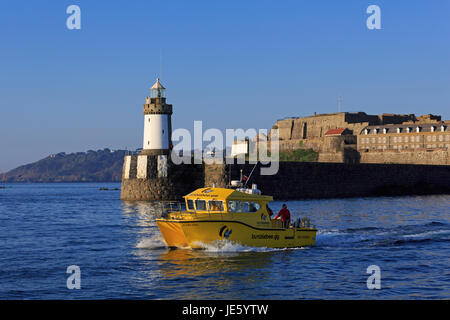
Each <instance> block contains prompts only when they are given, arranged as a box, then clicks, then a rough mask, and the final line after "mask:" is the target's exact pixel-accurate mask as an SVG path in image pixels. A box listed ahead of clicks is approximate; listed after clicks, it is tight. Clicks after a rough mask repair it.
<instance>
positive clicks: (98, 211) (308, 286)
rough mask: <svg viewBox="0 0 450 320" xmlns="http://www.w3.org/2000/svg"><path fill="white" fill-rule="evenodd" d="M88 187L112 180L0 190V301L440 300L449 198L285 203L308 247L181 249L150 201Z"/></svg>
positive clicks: (444, 295) (448, 278)
mask: <svg viewBox="0 0 450 320" xmlns="http://www.w3.org/2000/svg"><path fill="white" fill-rule="evenodd" d="M100 187H106V188H109V189H114V188H119V187H120V184H113V183H95V184H92V183H67V184H62V183H61V184H9V185H7V188H6V189H0V299H449V298H450V195H439V196H410V197H380V198H351V199H331V200H330V199H328V200H304V201H286V202H285V203H286V204H287V206H288V208H289V210H290V211H291V214H292V216H293V218H297V217H305V216H307V217H309V218H310V219H311V222H312V223H313V224H314V225H315V226H316V227H317V228H318V230H319V231H318V234H317V243H316V246H314V247H309V248H296V249H269V248H252V247H246V246H242V245H239V244H234V243H231V242H220V243H217V244H214V245H207V244H205V245H204V249H203V250H194V251H193V250H190V249H177V250H169V249H168V248H166V246H165V244H164V241H163V239H162V237H161V235H160V233H159V231H158V229H157V227H156V224H155V217H156V215H157V206H155V204H153V203H148V202H124V201H121V200H120V199H119V197H120V191H117V190H103V191H101V190H99V188H100ZM282 203H283V202H279V201H276V202H273V203H272V205H271V207H272V209H273V210H274V212H277V211H278V210H279V209H280V208H281V205H282ZM371 265H376V266H378V267H379V269H380V287H381V288H380V289H369V288H368V285H367V282H368V281H367V280H368V278H369V277H370V276H371V274H370V273H367V268H368V267H369V266H371ZM69 266H78V267H79V270H80V289H69V288H68V286H67V279H68V278H69V277H70V276H71V274H70V273H67V268H68V267H69Z"/></svg>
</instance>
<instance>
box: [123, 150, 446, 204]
mask: <svg viewBox="0 0 450 320" xmlns="http://www.w3.org/2000/svg"><path fill="white" fill-rule="evenodd" d="M253 166H254V165H253V164H248V163H247V164H231V165H227V164H212V165H208V164H182V165H175V164H173V163H172V162H171V161H170V159H169V160H167V158H164V157H158V156H149V155H139V156H125V160H124V165H123V174H122V187H121V199H122V200H146V201H154V200H181V199H182V197H183V196H184V195H186V194H188V193H190V192H191V191H193V190H195V189H196V188H200V187H204V186H212V185H213V184H215V185H216V186H217V187H225V186H226V185H227V183H228V181H229V180H230V177H231V179H232V180H238V179H239V176H240V170H241V169H242V170H243V173H244V174H245V175H247V176H248V175H249V174H250V172H251V170H252V169H253ZM260 167H261V165H260V164H258V165H257V167H256V169H255V170H254V172H253V174H252V176H251V180H250V182H249V186H250V185H251V184H252V183H256V184H258V188H259V189H261V191H262V192H263V194H267V195H272V196H273V197H274V199H275V200H283V199H308V198H342V197H366V196H380V195H410V194H411V195H412V194H450V166H445V165H442V166H436V165H410V164H346V163H319V162H287V161H286V162H280V163H279V170H278V173H277V174H275V175H271V176H266V175H261V174H260Z"/></svg>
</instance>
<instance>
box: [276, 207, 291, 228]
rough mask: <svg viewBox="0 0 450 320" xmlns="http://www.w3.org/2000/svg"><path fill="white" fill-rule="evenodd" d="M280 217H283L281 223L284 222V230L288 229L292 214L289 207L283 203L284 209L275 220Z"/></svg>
mask: <svg viewBox="0 0 450 320" xmlns="http://www.w3.org/2000/svg"><path fill="white" fill-rule="evenodd" d="M278 217H281V222H283V228H288V227H289V224H290V223H291V213H290V212H289V210H288V208H287V205H286V204H285V203H283V208H282V209H281V210H280V212H278V215H277V216H276V217H275V218H274V220H275V219H278Z"/></svg>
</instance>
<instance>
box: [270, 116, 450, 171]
mask: <svg viewBox="0 0 450 320" xmlns="http://www.w3.org/2000/svg"><path fill="white" fill-rule="evenodd" d="M449 125H450V122H449V121H442V120H441V116H439V115H432V114H428V115H422V116H417V117H416V116H415V115H414V114H407V115H401V114H391V113H383V114H381V115H368V114H366V113H364V112H354V113H351V112H340V113H333V114H314V115H313V116H309V117H300V118H287V119H282V120H278V121H277V122H276V123H275V125H274V126H273V129H278V131H279V138H280V142H279V146H280V151H292V150H295V149H298V148H306V149H313V150H314V151H316V152H318V153H319V156H318V161H319V162H346V163H404V164H433V165H448V164H450V128H449Z"/></svg>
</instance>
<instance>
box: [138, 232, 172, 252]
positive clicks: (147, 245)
mask: <svg viewBox="0 0 450 320" xmlns="http://www.w3.org/2000/svg"><path fill="white" fill-rule="evenodd" d="M165 247H166V242H165V241H164V239H163V238H162V237H161V236H160V235H158V236H154V237H152V238H142V239H140V240H139V241H138V243H137V244H136V248H138V249H150V250H151V249H159V248H165Z"/></svg>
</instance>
